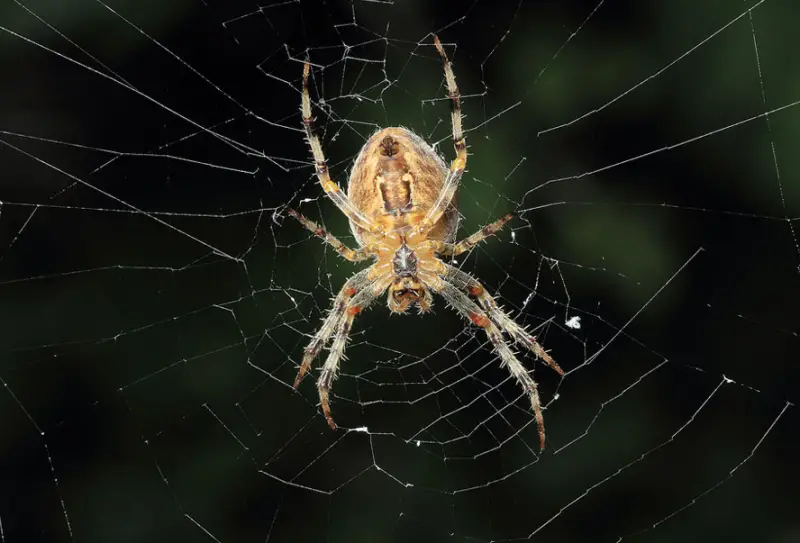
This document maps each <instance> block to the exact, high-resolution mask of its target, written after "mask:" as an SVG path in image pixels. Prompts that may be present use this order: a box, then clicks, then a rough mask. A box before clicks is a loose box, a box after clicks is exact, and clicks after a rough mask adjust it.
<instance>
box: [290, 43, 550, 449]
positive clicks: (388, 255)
mask: <svg viewBox="0 0 800 543" xmlns="http://www.w3.org/2000/svg"><path fill="white" fill-rule="evenodd" d="M433 43H434V45H435V46H436V50H437V51H438V52H439V55H441V57H442V60H443V62H444V75H445V79H446V81H447V90H448V94H449V96H450V100H451V102H452V126H453V141H454V145H455V149H456V158H455V160H453V162H452V163H451V164H450V168H449V169H448V168H447V166H446V165H445V163H444V161H443V160H442V159H441V158H440V157H439V155H437V154H436V152H435V151H434V150H433V148H432V147H431V146H430V145H428V144H427V143H426V142H425V141H424V140H423V139H422V138H420V137H419V136H418V135H416V134H414V133H413V132H411V131H410V130H407V129H405V128H402V127H390V128H384V129H382V130H379V131H378V132H376V133H375V134H373V135H372V137H370V138H369V140H367V143H366V144H364V147H362V148H361V151H360V152H359V154H358V158H356V161H355V164H354V166H353V170H352V172H351V174H350V181H349V184H348V190H347V196H345V195H344V194H343V193H342V191H341V189H340V188H339V186H338V185H337V184H336V183H335V182H334V181H333V180H331V178H330V175H329V174H328V167H327V165H326V162H325V155H324V154H323V152H322V144H321V143H320V140H319V138H318V137H317V136H316V134H315V133H314V130H313V118H312V116H311V99H310V97H309V93H308V76H309V73H310V71H311V66H310V64H309V63H308V62H306V63H305V66H304V67H303V100H302V108H301V110H302V113H303V125H304V126H305V130H306V136H307V138H308V143H309V146H310V147H311V152H312V154H313V157H314V164H315V166H316V172H317V178H318V179H319V182H320V184H321V185H322V188H323V190H324V191H325V194H327V195H328V197H330V199H331V200H333V202H334V203H335V204H336V206H337V207H338V208H339V209H340V210H341V211H342V213H344V214H345V215H346V216H347V218H348V219H349V221H350V228H351V229H352V231H353V234H354V235H355V237H356V239H357V240H358V242H359V245H360V247H359V248H358V249H356V250H354V249H350V248H349V247H347V246H345V245H344V244H343V243H342V242H341V241H339V240H338V239H336V238H335V237H334V236H333V235H331V234H330V233H328V232H327V231H325V229H323V228H322V227H320V226H319V225H317V224H316V223H315V222H313V221H311V220H309V219H307V218H306V217H304V216H303V215H301V214H299V213H298V212H297V211H294V210H292V209H290V210H289V214H291V215H292V216H293V217H294V218H295V219H297V220H298V221H300V223H301V224H302V225H303V226H305V227H306V228H307V229H308V230H310V231H311V232H313V233H314V234H315V235H316V236H318V237H320V238H322V239H323V240H324V241H325V242H326V243H328V244H329V245H330V246H331V247H333V248H334V249H335V250H336V251H337V252H338V253H339V254H340V255H341V256H342V257H344V258H346V259H347V260H349V261H351V262H360V261H362V260H365V259H367V258H372V259H373V264H372V265H371V266H370V267H369V268H367V269H365V270H362V271H360V272H358V273H356V274H355V275H354V276H352V277H351V278H350V279H349V280H348V281H347V282H346V283H345V284H344V286H343V287H342V290H340V291H339V294H338V295H337V296H336V299H335V300H334V303H333V308H332V309H331V311H330V313H328V316H327V317H326V318H325V321H324V322H323V324H322V326H321V327H320V329H319V330H317V333H316V334H314V337H313V339H312V340H311V342H310V343H309V344H308V346H307V347H306V348H305V354H304V356H303V363H302V364H301V366H300V370H299V372H298V374H297V379H296V380H295V382H294V388H295V389H297V387H298V386H299V385H300V381H302V379H303V377H304V376H305V374H306V373H307V372H308V369H309V366H310V365H311V362H312V361H313V360H314V358H316V356H317V355H318V354H319V352H320V351H321V350H322V348H323V347H324V346H325V344H326V343H328V341H330V339H331V337H333V343H332V344H331V345H330V347H329V354H328V358H327V360H325V364H324V365H323V366H322V371H321V373H320V376H319V379H318V380H317V389H318V390H319V398H320V403H321V404H322V411H323V413H324V414H325V418H326V419H327V421H328V424H329V425H330V427H331V428H333V429H335V428H336V423H334V422H333V417H331V410H330V404H329V399H328V394H329V391H330V389H331V385H332V383H333V380H334V379H335V378H336V371H337V369H338V366H339V361H340V360H341V359H342V357H343V355H344V347H345V343H346V342H347V338H348V334H349V333H350V329H351V327H352V325H353V319H355V317H356V315H358V314H359V313H360V312H361V311H362V310H364V308H366V307H367V306H368V305H369V304H370V303H371V302H372V301H373V300H375V298H377V297H378V296H380V295H381V294H382V293H383V292H384V291H386V290H387V289H388V291H389V296H388V300H387V305H388V306H389V310H390V311H392V312H395V313H404V312H405V311H406V310H407V309H408V308H409V307H410V306H412V305H414V304H416V305H417V307H418V309H419V311H420V312H421V313H425V312H428V311H430V309H431V305H432V303H433V296H432V294H431V291H433V292H435V293H437V294H440V295H441V296H442V297H443V298H444V299H445V300H447V302H449V304H450V305H451V306H453V308H455V310H456V311H458V312H459V313H460V314H461V315H462V316H463V317H465V318H467V319H469V320H470V321H471V322H472V323H474V324H475V325H477V326H479V327H481V328H483V330H484V331H485V332H486V335H487V336H488V337H489V340H490V341H491V342H492V345H493V346H494V349H495V350H496V351H497V353H498V354H499V355H500V359H501V360H502V364H503V365H505V366H506V367H507V368H508V370H509V372H511V375H513V376H514V377H515V378H516V380H517V381H518V382H519V384H520V385H521V386H522V388H523V389H524V390H525V392H526V393H527V394H528V395H529V396H530V402H531V407H532V409H533V412H534V414H535V416H536V423H537V424H538V427H539V441H540V445H541V447H542V448H544V419H543V417H542V406H541V403H540V401H539V393H538V391H537V389H536V383H535V382H534V380H533V379H532V378H531V376H530V375H528V372H527V371H526V370H525V368H524V366H523V365H522V363H521V362H520V361H519V360H518V359H517V357H516V356H514V353H513V352H512V351H511V348H510V347H509V345H508V343H507V342H506V340H504V339H503V335H502V332H505V333H506V334H508V335H509V336H510V337H511V339H513V340H514V341H515V342H517V343H518V344H520V345H522V346H524V347H525V348H527V349H528V350H530V351H532V352H533V353H534V354H535V355H536V356H537V357H539V358H541V359H542V360H543V361H544V362H545V363H546V364H547V365H548V366H550V367H551V368H553V369H554V370H555V371H557V372H558V373H559V374H560V375H564V372H563V370H562V369H561V368H560V367H559V366H558V364H556V363H555V361H554V360H553V359H552V358H551V357H550V355H549V354H547V352H545V350H544V349H543V348H542V346H541V345H539V343H538V342H537V341H536V338H535V337H533V336H531V335H530V334H528V333H527V332H526V331H525V330H524V329H523V328H522V327H521V326H520V325H518V324H517V323H516V322H514V320H513V319H511V317H509V316H508V314H507V313H505V312H504V311H503V310H502V309H501V308H500V307H499V306H498V305H497V303H496V302H495V300H494V299H493V298H492V297H491V296H490V295H489V294H488V293H487V292H486V290H485V289H484V288H483V286H482V285H481V284H480V283H479V282H478V280H477V279H475V278H474V277H472V276H471V275H469V274H468V273H466V272H463V271H461V270H460V269H458V268H456V267H454V266H451V265H449V264H447V263H446V262H444V261H442V260H440V259H439V258H438V257H437V255H443V256H456V255H459V254H461V253H463V252H465V251H468V250H470V249H472V248H473V247H475V245H477V244H478V243H480V242H481V241H482V240H483V239H485V238H486V237H488V236H491V235H494V234H495V233H496V232H498V231H499V230H500V229H501V228H502V227H503V225H505V224H506V223H507V222H508V221H509V220H511V218H512V215H511V214H508V215H505V216H503V217H501V218H500V219H498V220H497V221H495V222H493V223H491V224H489V225H486V226H484V227H483V228H481V229H480V230H479V231H478V232H476V233H474V234H472V235H471V236H469V237H467V238H465V239H463V240H462V241H460V242H458V243H454V240H455V234H456V229H457V226H458V208H457V207H456V206H457V203H456V193H457V191H458V187H459V182H460V180H461V176H462V174H463V173H464V168H465V167H466V165H467V144H466V140H465V139H464V133H463V131H462V128H461V100H460V95H459V92H458V87H457V86H456V79H455V76H454V75H453V70H452V68H451V66H450V61H449V60H448V59H447V55H446V54H445V52H444V49H443V48H442V44H441V43H440V42H439V38H437V37H436V36H434V37H433ZM465 292H466V293H468V294H469V295H471V296H473V297H474V298H476V299H477V301H478V304H480V305H478V304H476V303H475V302H473V301H472V300H471V299H470V298H469V296H467V294H466V293H465ZM501 331H502V332H501Z"/></svg>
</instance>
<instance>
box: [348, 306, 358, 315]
mask: <svg viewBox="0 0 800 543" xmlns="http://www.w3.org/2000/svg"><path fill="white" fill-rule="evenodd" d="M359 313H361V306H359V305H354V306H353V307H351V308H350V309H348V310H347V314H348V315H353V316H355V315H358V314H359Z"/></svg>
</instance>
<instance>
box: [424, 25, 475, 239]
mask: <svg viewBox="0 0 800 543" xmlns="http://www.w3.org/2000/svg"><path fill="white" fill-rule="evenodd" d="M433 44H434V46H436V51H438V52H439V55H440V56H441V57H442V62H443V63H444V78H445V81H446V82H447V95H448V96H449V97H450V103H451V113H450V117H451V124H452V126H453V146H454V147H455V149H456V158H455V159H454V160H453V162H451V163H450V171H449V172H448V174H447V178H446V179H445V181H444V185H443V186H442V191H441V192H440V193H439V197H438V198H437V199H436V203H435V204H434V205H433V207H431V209H430V211H428V213H427V215H426V216H425V218H424V219H423V220H422V221H421V222H420V223H419V225H418V226H417V228H418V229H419V230H420V231H425V230H427V229H428V228H431V227H433V225H434V224H436V223H437V222H438V221H439V219H440V218H441V217H442V215H443V214H444V213H445V212H446V211H447V209H448V208H449V207H450V204H451V203H452V201H453V198H454V197H455V195H456V192H458V187H459V185H460V183H461V176H462V175H463V174H464V170H465V169H466V167H467V140H466V138H464V130H463V128H462V126H461V119H462V116H461V93H460V91H459V90H458V85H456V76H455V74H453V67H452V66H451V64H450V60H449V59H448V58H447V54H446V53H445V52H444V47H442V43H441V42H440V41H439V38H438V37H437V36H434V37H433Z"/></svg>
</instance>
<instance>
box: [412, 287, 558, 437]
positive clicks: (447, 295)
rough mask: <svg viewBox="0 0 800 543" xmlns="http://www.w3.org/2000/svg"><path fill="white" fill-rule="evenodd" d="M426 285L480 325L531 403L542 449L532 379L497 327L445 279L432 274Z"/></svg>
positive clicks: (541, 419)
mask: <svg viewBox="0 0 800 543" xmlns="http://www.w3.org/2000/svg"><path fill="white" fill-rule="evenodd" d="M426 282H427V283H428V285H429V286H430V287H431V288H432V289H433V290H434V291H435V292H437V293H439V294H440V295H441V296H442V297H443V298H444V299H445V300H447V301H448V302H449V303H450V305H452V306H453V307H454V308H455V309H456V311H458V312H459V313H460V314H461V315H462V316H463V317H465V318H467V319H469V320H470V321H471V322H472V323H473V324H475V325H477V326H480V327H481V328H483V330H484V332H486V335H487V336H488V338H489V340H490V341H491V342H492V345H493V346H494V349H495V351H496V352H497V354H498V355H499V356H500V360H501V361H502V364H503V365H504V366H505V367H506V368H508V371H509V373H511V375H512V376H513V377H514V378H515V379H516V380H517V383H519V385H520V386H521V387H522V389H523V390H524V391H525V393H526V394H527V395H528V397H529V399H530V402H531V409H532V410H533V414H534V417H535V418H536V424H537V426H538V428H539V447H540V449H544V442H545V437H544V415H543V414H542V404H541V400H540V399H539V390H538V388H537V387H536V382H535V381H534V380H533V379H532V378H531V376H530V375H529V374H528V372H527V371H526V370H525V367H524V366H523V365H522V363H521V362H520V361H519V360H518V359H517V357H516V356H514V353H513V352H512V351H511V348H510V347H509V346H508V343H506V342H505V340H504V339H503V336H502V334H501V333H500V330H499V329H498V328H497V326H495V324H494V323H493V322H492V319H490V318H489V316H488V315H487V313H486V312H485V311H484V310H482V309H481V308H480V307H478V305H477V304H476V303H475V302H473V301H472V300H470V299H469V297H468V296H467V295H466V294H464V293H463V292H462V291H461V290H459V289H458V287H456V286H455V285H453V284H451V283H449V282H447V281H446V280H444V279H442V278H439V277H434V278H431V279H430V281H427V280H426Z"/></svg>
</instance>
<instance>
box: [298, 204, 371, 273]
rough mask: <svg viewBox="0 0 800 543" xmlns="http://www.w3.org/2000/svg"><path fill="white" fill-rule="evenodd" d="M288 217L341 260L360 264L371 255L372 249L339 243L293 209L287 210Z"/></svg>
mask: <svg viewBox="0 0 800 543" xmlns="http://www.w3.org/2000/svg"><path fill="white" fill-rule="evenodd" d="M287 212H288V213H289V215H291V216H292V217H294V218H295V219H297V220H298V221H299V222H300V224H302V225H303V226H304V227H306V229H307V230H310V231H311V233H313V234H314V235H315V236H317V237H318V238H320V239H322V240H323V241H324V242H325V243H327V244H328V245H330V246H331V247H333V249H334V250H335V251H336V252H337V253H339V254H340V255H341V256H342V257H343V258H345V259H346V260H349V261H350V262H361V261H362V260H366V259H367V258H369V257H370V256H372V254H373V252H374V251H373V249H372V248H371V247H360V248H359V249H351V248H350V247H348V246H347V245H345V244H344V243H342V242H341V241H339V240H338V239H337V238H336V236H334V235H333V234H331V233H330V232H328V231H327V230H325V229H324V228H323V227H321V226H320V225H318V224H317V223H315V222H314V221H312V220H311V219H309V218H307V217H305V216H303V215H301V214H300V213H298V212H297V211H295V210H294V209H291V208H290V209H287Z"/></svg>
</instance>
